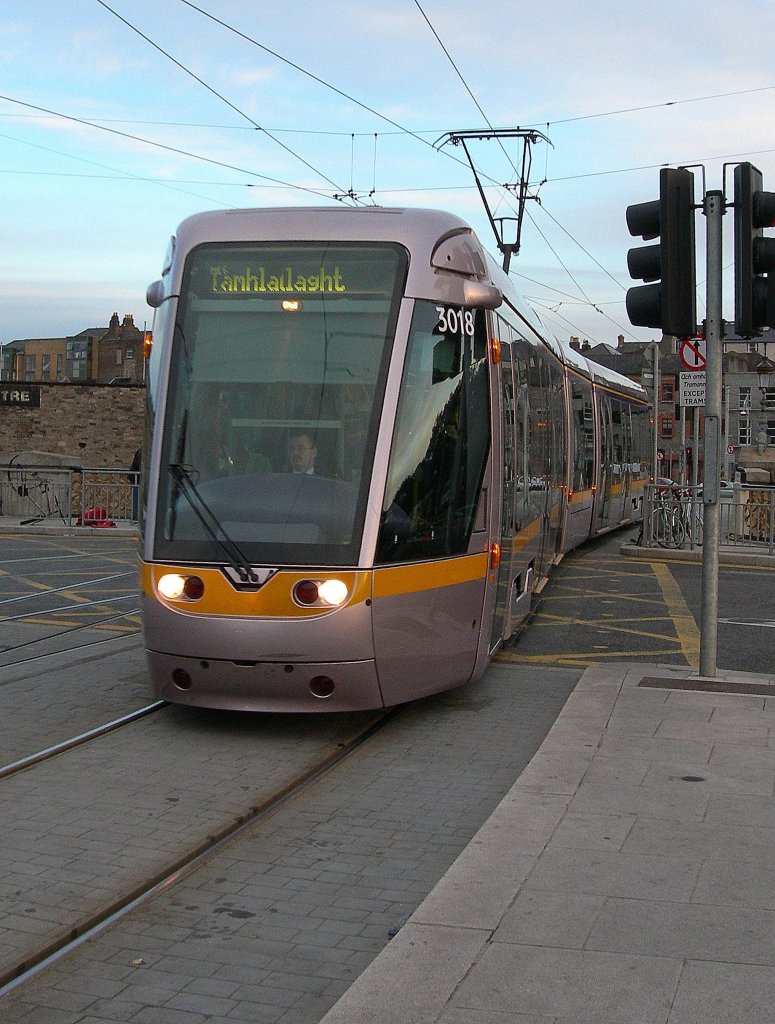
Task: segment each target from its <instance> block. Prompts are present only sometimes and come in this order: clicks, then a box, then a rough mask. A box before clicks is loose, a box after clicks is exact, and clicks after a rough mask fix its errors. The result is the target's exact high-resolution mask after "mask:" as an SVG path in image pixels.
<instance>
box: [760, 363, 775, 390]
mask: <svg viewBox="0 0 775 1024" xmlns="http://www.w3.org/2000/svg"><path fill="white" fill-rule="evenodd" d="M773 371H775V363H773V361H772V360H771V359H768V358H767V356H763V357H762V359H761V360H760V362H758V363H757V364H756V379H757V381H758V383H759V390H760V391H761V393H762V398H764V395H765V392H766V391H767V389H768V388H769V386H770V381H771V380H772V374H773Z"/></svg>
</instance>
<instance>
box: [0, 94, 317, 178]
mask: <svg viewBox="0 0 775 1024" xmlns="http://www.w3.org/2000/svg"><path fill="white" fill-rule="evenodd" d="M0 100H5V101H6V102H7V103H15V104H18V105H19V106H22V107H27V108H28V109H30V110H39V111H42V112H43V113H46V114H51V115H52V116H54V117H57V118H61V119H62V120H65V121H72V122H73V123H74V124H82V125H85V126H86V127H88V128H96V129H97V130H98V131H103V132H109V133H110V134H111V135H117V136H119V137H121V138H124V139H131V140H132V141H133V142H142V143H144V144H145V145H146V146H154V147H156V148H157V149H163V150H166V151H167V152H168V153H177V154H178V155H179V156H185V157H189V158H190V159H192V160H200V161H202V162H203V163H207V164H213V165H214V166H215V167H224V168H226V169H227V170H230V171H238V172H239V173H240V174H247V175H248V176H249V177H251V178H260V179H261V180H262V181H268V182H271V183H272V184H274V185H283V186H285V187H286V188H290V189H294V190H298V191H301V192H309V193H311V194H312V195H316V196H327V195H328V193H327V192H322V191H321V190H320V189H314V188H311V187H309V186H305V185H297V184H293V183H291V182H289V181H283V180H282V179H281V178H273V177H271V176H270V175H268V174H260V173H259V172H258V171H249V170H247V168H245V167H237V166H236V165H234V164H230V163H227V162H226V161H224V160H215V159H214V158H213V157H207V156H202V155H200V154H198V153H191V152H189V151H188V150H185V149H180V148H178V147H177V146H168V145H166V144H165V143H163V142H154V141H153V139H145V138H143V137H142V136H140V135H133V134H132V133H131V132H122V131H119V130H118V129H117V128H107V127H106V126H105V125H102V124H97V123H96V122H94V121H89V120H87V119H86V118H83V117H74V116H73V115H72V114H63V113H62V112H61V111H57V110H50V109H49V108H48V107H41V106H38V105H37V104H35V103H27V102H26V101H24V100H17V99H15V98H14V97H13V96H5V95H0Z"/></svg>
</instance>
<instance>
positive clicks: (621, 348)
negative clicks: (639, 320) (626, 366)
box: [616, 334, 624, 352]
mask: <svg viewBox="0 0 775 1024" xmlns="http://www.w3.org/2000/svg"><path fill="white" fill-rule="evenodd" d="M616 341H617V345H616V347H617V349H618V350H619V351H620V352H624V335H623V334H620V335H619V337H618V338H617V339H616Z"/></svg>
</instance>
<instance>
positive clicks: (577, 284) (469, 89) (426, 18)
mask: <svg viewBox="0 0 775 1024" xmlns="http://www.w3.org/2000/svg"><path fill="white" fill-rule="evenodd" d="M414 3H415V6H416V7H417V9H418V10H419V12H420V14H422V16H423V18H424V19H425V21H426V23H427V25H428V27H429V28H430V30H431V32H432V33H433V35H434V37H435V38H436V40H437V42H438V43H439V46H440V47H441V48H442V50H443V51H444V54H445V55H446V57H447V59H448V60H449V62H450V64H451V65H452V67H453V68H454V70H455V73H456V74H457V76H458V78H459V79H460V81H461V82H462V84H463V86H464V88H465V90H466V92H467V93H468V95H469V96H470V97H471V99H472V100H473V102H474V104H475V105H476V108H477V110H478V111H479V113H480V114H481V115H482V117H483V118H484V120H485V122H486V123H487V125H488V126H489V127H490V129H491V130H492V131H494V130H495V129H493V127H492V124H491V122H490V120H489V118H488V117H487V115H486V113H485V112H484V110H483V109H482V106H481V104H480V103H479V101H478V100H477V98H476V97H475V96H474V93H473V91H472V90H471V88H470V87H469V85H468V83H467V82H466V81H465V79H464V77H463V75H462V73H461V71H460V69H459V68H458V66H457V65H456V64H455V61H454V60H453V59H452V56H451V54H450V53H449V50H448V49H447V47H446V46H445V45H444V43H443V41H442V40H441V37H440V36H439V34H438V32H437V31H436V29H435V28H434V26H433V25H432V24H431V21H430V19H429V18H428V16H427V15H426V13H425V11H424V10H423V8H422V6H421V4H420V2H419V0H414ZM498 141H499V143H500V147H501V149H502V151H503V153H504V155H505V156H506V158H507V159H508V161H509V163H510V164H511V167H512V169H513V170H514V172H515V173H516V174H517V175H519V172H518V171H517V168H516V167H515V166H514V163H513V161H512V160H511V158H510V157H509V155H508V154H507V153H506V150H505V147H504V146H503V143H502V142H501V140H500V139H499V140H498ZM503 198H504V200H505V202H506V203H507V205H511V203H510V201H509V199H510V197H509V196H508V190H506V196H504V197H503ZM541 208H542V209H543V204H541ZM525 212H526V213H527V215H528V217H529V219H530V221H531V223H532V224H533V227H534V228H535V229H536V231H537V232H538V233H539V235H540V236H541V238H542V239H543V240H544V242H545V243H546V245H547V247H548V248H549V250H550V251H551V253H552V254H553V256H554V257H555V259H556V260H557V262H558V263H559V264H560V266H561V267H562V268H563V270H564V271H565V273H566V274H567V275H568V277H569V278H570V279H571V281H573V283H574V284H575V285H576V287H577V288H578V290H579V292H580V293H581V295H582V296H583V297H584V298H585V300H586V302H587V304H588V305H589V306H590V307H591V308H592V309H594V310H595V311H596V312H597V313H600V314H601V315H602V316H605V317H606V318H607V319H611V318H610V317H608V316H607V314H606V313H603V311H602V310H601V309H600V307H599V306H598V305H597V304H596V303H595V302H593V301H592V299H591V298H590V297H589V296H588V295H587V293H586V291H585V290H584V288H583V287H582V286H581V284H580V283H579V281H578V280H577V279H576V278H575V277H574V275H573V274H572V273H571V271H570V270H569V268H568V267H567V266H566V264H565V263H564V262H563V260H562V259H561V258H560V256H559V253H558V252H557V250H556V249H555V248H554V246H553V245H552V244H551V243H550V242H549V239H548V238H547V237H546V235H545V234H544V232H543V231H542V230H541V229H540V228H539V226H538V225H537V224H536V221H535V218H534V217H533V216H532V215H531V214H530V212H529V211H528V210H527V207H525ZM550 216H551V215H550ZM551 220H552V221H553V222H554V223H555V224H557V225H558V227H562V225H560V224H559V222H558V221H557V219H556V218H555V217H553V216H552V217H551ZM562 230H563V231H564V232H565V234H566V235H567V236H568V237H569V238H570V239H572V240H573V241H574V242H576V239H575V238H573V235H571V233H570V232H569V231H568V230H567V229H566V228H564V227H563V228H562ZM576 244H577V245H579V247H580V248H581V249H582V251H583V252H586V249H584V247H583V246H582V245H581V243H579V242H576ZM587 255H589V253H587ZM595 262H597V261H595ZM597 265H598V266H600V264H599V263H598V264H597ZM601 269H603V268H602V267H601ZM606 273H607V271H606ZM609 276H610V277H611V278H612V280H614V281H615V280H616V279H615V278H613V275H610V274H609ZM616 283H617V284H618V283H619V282H616ZM611 323H613V324H614V325H615V326H617V327H619V326H620V325H618V324H617V323H616V321H614V320H611Z"/></svg>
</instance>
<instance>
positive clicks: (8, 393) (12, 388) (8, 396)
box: [0, 384, 40, 409]
mask: <svg viewBox="0 0 775 1024" xmlns="http://www.w3.org/2000/svg"><path fill="white" fill-rule="evenodd" d="M0 405H17V406H21V407H22V408H27V409H38V408H40V388H39V387H38V386H37V385H36V384H0Z"/></svg>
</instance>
